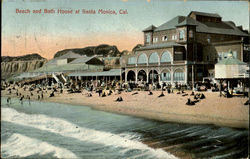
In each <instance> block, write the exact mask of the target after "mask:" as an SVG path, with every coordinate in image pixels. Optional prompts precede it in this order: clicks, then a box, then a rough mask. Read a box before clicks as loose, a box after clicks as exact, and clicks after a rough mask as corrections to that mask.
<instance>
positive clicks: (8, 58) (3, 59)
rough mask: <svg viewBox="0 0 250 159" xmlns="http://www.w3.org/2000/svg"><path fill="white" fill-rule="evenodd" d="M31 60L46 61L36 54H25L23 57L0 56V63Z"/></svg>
mask: <svg viewBox="0 0 250 159" xmlns="http://www.w3.org/2000/svg"><path fill="white" fill-rule="evenodd" d="M31 60H46V59H45V58H43V57H42V56H40V55H39V54H37V53H34V54H27V55H24V56H1V62H12V61H31Z"/></svg>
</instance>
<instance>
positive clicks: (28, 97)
mask: <svg viewBox="0 0 250 159" xmlns="http://www.w3.org/2000/svg"><path fill="white" fill-rule="evenodd" d="M27 99H28V101H29V105H30V96H29V95H27Z"/></svg>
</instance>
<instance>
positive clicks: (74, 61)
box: [70, 56, 96, 64]
mask: <svg viewBox="0 0 250 159" xmlns="http://www.w3.org/2000/svg"><path fill="white" fill-rule="evenodd" d="M93 58H96V56H91V57H87V56H82V57H80V58H77V59H75V60H73V61H71V62H70V64H82V63H86V62H88V61H90V60H91V59H93Z"/></svg>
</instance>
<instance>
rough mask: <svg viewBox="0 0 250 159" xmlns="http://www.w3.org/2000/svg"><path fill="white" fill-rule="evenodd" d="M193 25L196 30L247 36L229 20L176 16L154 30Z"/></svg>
mask: <svg viewBox="0 0 250 159" xmlns="http://www.w3.org/2000/svg"><path fill="white" fill-rule="evenodd" d="M186 25H193V26H196V32H202V33H210V34H225V35H237V36H249V35H248V34H247V33H245V32H243V31H242V30H240V28H238V27H237V26H235V24H234V23H232V22H230V21H228V22H227V21H221V22H219V23H214V22H200V21H196V20H194V19H192V18H191V17H185V16H177V17H175V18H173V19H171V20H170V21H168V22H166V23H164V24H162V25H160V26H159V27H157V28H156V29H155V30H154V31H155V32H157V31H163V30H168V29H176V27H179V26H186Z"/></svg>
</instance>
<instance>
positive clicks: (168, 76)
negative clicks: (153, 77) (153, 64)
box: [161, 72, 171, 81]
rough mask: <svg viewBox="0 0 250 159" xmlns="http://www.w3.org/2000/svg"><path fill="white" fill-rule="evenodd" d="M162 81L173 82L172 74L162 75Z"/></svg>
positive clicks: (165, 73)
mask: <svg viewBox="0 0 250 159" xmlns="http://www.w3.org/2000/svg"><path fill="white" fill-rule="evenodd" d="M161 80H162V81H171V74H170V72H164V73H161Z"/></svg>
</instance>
